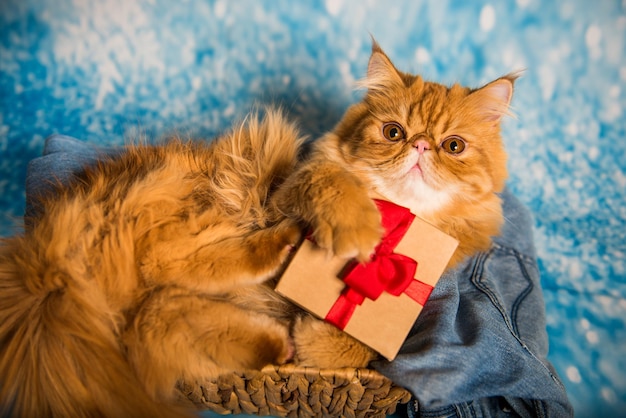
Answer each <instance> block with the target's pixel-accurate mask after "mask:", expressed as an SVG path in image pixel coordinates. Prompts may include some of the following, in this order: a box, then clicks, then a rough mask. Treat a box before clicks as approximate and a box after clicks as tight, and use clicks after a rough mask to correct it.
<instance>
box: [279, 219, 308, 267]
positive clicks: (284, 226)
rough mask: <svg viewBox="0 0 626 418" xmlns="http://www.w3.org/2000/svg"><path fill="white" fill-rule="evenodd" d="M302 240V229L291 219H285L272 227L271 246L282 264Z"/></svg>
mask: <svg viewBox="0 0 626 418" xmlns="http://www.w3.org/2000/svg"><path fill="white" fill-rule="evenodd" d="M301 238H302V227H301V226H300V224H298V223H297V222H296V221H295V220H293V219H289V218H287V219H285V220H283V221H282V222H280V223H279V224H278V225H276V226H275V227H274V240H273V244H274V246H275V248H276V249H277V251H278V253H279V254H280V257H279V263H280V264H282V263H283V262H284V261H285V260H286V259H287V257H288V256H289V254H290V253H291V252H292V251H293V250H294V249H295V248H296V246H297V245H298V243H299V242H300V240H301Z"/></svg>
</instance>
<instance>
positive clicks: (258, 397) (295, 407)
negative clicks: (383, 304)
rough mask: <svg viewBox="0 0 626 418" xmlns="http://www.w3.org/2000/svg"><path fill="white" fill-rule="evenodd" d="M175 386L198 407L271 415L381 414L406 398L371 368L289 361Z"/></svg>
mask: <svg viewBox="0 0 626 418" xmlns="http://www.w3.org/2000/svg"><path fill="white" fill-rule="evenodd" d="M179 389H180V391H181V393H182V395H183V396H184V397H186V399H187V401H191V402H192V403H193V404H195V406H197V407H198V408H201V409H209V410H211V411H213V412H217V413H219V414H252V415H273V416H277V417H328V416H332V417H384V416H386V415H390V414H393V413H394V412H395V411H396V407H397V405H398V404H401V403H407V402H408V401H409V399H410V397H411V395H410V394H409V392H408V391H407V390H406V389H403V388H400V387H398V386H396V385H394V384H393V383H392V382H391V381H390V380H389V379H387V378H386V377H384V376H383V375H381V374H380V373H378V372H376V371H374V370H370V369H354V368H350V369H329V370H320V369H315V368H306V367H298V366H294V365H284V366H279V367H276V366H269V367H266V368H265V369H263V370H262V371H257V372H249V373H245V374H241V375H240V374H230V375H224V376H222V377H221V378H219V379H217V380H215V381H206V382H198V383H196V384H189V383H183V384H181V385H180V386H179Z"/></svg>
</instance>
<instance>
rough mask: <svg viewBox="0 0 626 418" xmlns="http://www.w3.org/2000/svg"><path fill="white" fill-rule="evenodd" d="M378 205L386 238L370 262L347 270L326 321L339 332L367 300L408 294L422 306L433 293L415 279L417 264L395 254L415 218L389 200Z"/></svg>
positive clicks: (428, 286) (427, 286) (430, 287)
mask: <svg viewBox="0 0 626 418" xmlns="http://www.w3.org/2000/svg"><path fill="white" fill-rule="evenodd" d="M375 203H376V206H378V210H379V211H380V213H381V215H382V226H383V229H384V230H385V232H384V234H383V238H382V240H381V242H380V244H378V246H377V247H376V250H375V253H374V255H372V257H371V260H370V261H369V262H367V263H353V264H351V265H349V266H348V268H347V269H345V270H344V274H345V276H344V278H343V281H344V283H345V284H346V287H345V288H344V290H343V292H342V293H341V295H340V296H339V298H338V299H337V301H335V304H334V305H333V306H332V307H331V308H330V310H329V311H328V314H327V315H326V318H325V319H326V321H328V322H330V323H331V324H333V325H335V326H336V327H338V328H340V329H344V328H345V327H346V325H347V324H348V322H349V321H350V318H351V317H352V314H353V313H354V310H355V309H356V307H357V306H359V305H361V304H362V303H363V301H364V300H365V298H368V299H371V300H376V299H378V297H379V296H380V295H381V294H382V293H383V292H387V293H390V294H392V295H394V296H399V295H401V294H402V293H405V294H406V295H407V296H409V297H410V298H411V299H413V300H415V301H416V302H417V303H419V304H420V305H422V306H423V305H424V304H425V303H426V300H428V297H429V296H430V293H431V292H432V290H433V287H432V286H430V285H428V284H426V283H423V282H420V281H418V280H416V279H415V278H414V277H415V271H416V269H417V261H415V260H413V259H412V258H410V257H408V256H405V255H403V254H397V253H394V252H393V250H394V249H395V248H396V246H397V245H398V244H399V243H400V241H401V240H402V237H404V234H405V233H406V231H407V230H408V229H409V227H410V226H411V223H412V222H413V219H415V215H413V214H412V213H411V211H409V209H407V208H404V207H402V206H398V205H396V204H394V203H391V202H388V201H386V200H375ZM346 272H347V274H346Z"/></svg>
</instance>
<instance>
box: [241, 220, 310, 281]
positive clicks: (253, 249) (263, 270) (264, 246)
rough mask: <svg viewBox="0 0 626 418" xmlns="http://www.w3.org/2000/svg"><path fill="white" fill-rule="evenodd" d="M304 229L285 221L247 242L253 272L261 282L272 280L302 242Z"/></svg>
mask: <svg viewBox="0 0 626 418" xmlns="http://www.w3.org/2000/svg"><path fill="white" fill-rule="evenodd" d="M301 237H302V228H301V227H300V225H299V224H298V223H297V222H296V221H294V220H292V219H285V220H283V221H281V222H280V223H279V224H278V225H275V226H273V227H271V228H267V229H263V230H260V231H257V232H256V233H255V234H253V235H252V236H250V237H249V238H248V240H247V245H248V247H249V248H250V255H251V257H250V259H249V261H250V263H251V265H252V271H253V272H254V273H255V276H256V278H257V280H258V281H259V282H262V281H265V280H267V279H270V278H272V277H273V276H274V275H275V274H276V273H277V272H278V271H279V270H280V268H281V267H282V265H283V264H284V263H285V261H286V260H287V258H288V257H289V255H290V254H291V252H292V251H294V250H295V248H296V246H297V245H298V243H299V242H300V240H301Z"/></svg>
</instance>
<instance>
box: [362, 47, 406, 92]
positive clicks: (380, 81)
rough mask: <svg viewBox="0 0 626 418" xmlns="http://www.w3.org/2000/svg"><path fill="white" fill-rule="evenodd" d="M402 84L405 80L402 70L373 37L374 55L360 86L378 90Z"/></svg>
mask: <svg viewBox="0 0 626 418" xmlns="http://www.w3.org/2000/svg"><path fill="white" fill-rule="evenodd" d="M401 85H403V81H402V77H401V76H400V72H399V71H398V70H397V69H396V67H395V66H394V65H393V63H392V62H391V60H390V59H389V57H387V55H386V54H385V53H384V52H383V50H382V49H381V47H380V46H379V45H378V43H377V42H376V41H375V40H374V39H372V55H370V60H369V63H368V65H367V76H366V78H365V79H364V80H361V81H360V82H359V87H363V88H366V89H368V90H371V91H376V90H383V89H387V88H389V87H394V86H401Z"/></svg>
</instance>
